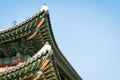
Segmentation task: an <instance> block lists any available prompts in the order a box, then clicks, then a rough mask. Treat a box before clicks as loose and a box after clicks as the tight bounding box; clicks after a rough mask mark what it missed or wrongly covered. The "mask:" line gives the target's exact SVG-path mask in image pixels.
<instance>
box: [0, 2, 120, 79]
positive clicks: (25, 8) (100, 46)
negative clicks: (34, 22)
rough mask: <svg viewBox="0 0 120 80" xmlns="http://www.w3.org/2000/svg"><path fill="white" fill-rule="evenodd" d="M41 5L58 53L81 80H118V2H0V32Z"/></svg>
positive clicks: (119, 48) (20, 20) (119, 57)
mask: <svg viewBox="0 0 120 80" xmlns="http://www.w3.org/2000/svg"><path fill="white" fill-rule="evenodd" d="M43 3H46V4H47V5H48V7H49V13H50V18H51V24H52V29H53V32H54V36H55V39H56V42H57V44H58V46H59V48H60V50H61V51H62V52H63V54H64V55H65V57H66V58H67V60H68V61H69V62H70V64H71V65H72V66H73V67H74V68H75V70H76V71H77V72H78V74H79V75H80V76H81V77H82V78H83V80H120V0H0V29H3V28H8V27H9V26H11V25H12V23H13V21H14V20H16V21H17V24H18V23H21V22H22V21H24V20H26V18H28V17H31V16H32V15H34V14H35V13H36V12H38V11H39V9H40V7H41V6H42V4H43Z"/></svg>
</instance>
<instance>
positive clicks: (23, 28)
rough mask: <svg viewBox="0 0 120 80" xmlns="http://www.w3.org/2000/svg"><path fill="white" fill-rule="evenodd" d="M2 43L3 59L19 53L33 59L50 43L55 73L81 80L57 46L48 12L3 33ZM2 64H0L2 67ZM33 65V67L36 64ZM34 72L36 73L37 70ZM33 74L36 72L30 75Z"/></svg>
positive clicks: (0, 38) (44, 11)
mask: <svg viewBox="0 0 120 80" xmlns="http://www.w3.org/2000/svg"><path fill="white" fill-rule="evenodd" d="M0 41H1V42H0V57H1V58H2V57H4V58H7V57H13V56H17V54H18V53H20V54H21V55H22V56H24V55H28V56H30V57H31V56H33V55H34V54H35V53H37V52H38V51H39V50H40V49H41V48H42V46H43V45H44V44H45V42H48V43H49V44H50V45H51V47H52V50H53V52H54V53H55V54H54V55H53V56H54V60H55V62H56V68H57V70H58V71H56V72H55V73H57V74H59V75H61V77H65V76H66V78H68V79H71V80H81V78H80V76H79V75H78V74H77V73H76V71H75V70H74V69H73V68H72V66H71V65H70V64H69V62H68V61H67V60H66V58H65V57H64V56H63V54H62V53H61V51H60V50H59V48H58V46H57V44H56V42H55V39H54V36H53V32H52V29H51V24H50V18H49V14H48V11H46V10H42V11H40V12H39V13H37V14H36V15H34V16H33V17H32V18H30V19H28V20H26V21H25V22H23V23H21V24H19V25H16V26H14V27H13V28H11V29H8V30H6V31H2V32H1V33H0ZM52 59H53V58H50V62H52V61H53V60H52ZM38 61H39V59H38ZM2 64H3V63H2ZM2 64H1V63H0V65H2ZM12 64H14V63H12ZM31 65H32V66H33V65H34V64H31ZM54 66H55V65H54ZM32 71H35V72H36V70H32ZM16 74H17V73H16ZM33 74H34V72H32V73H31V74H29V75H33ZM13 75H14V74H13ZM63 75H65V76H63ZM5 76H6V75H5ZM26 76H27V75H26Z"/></svg>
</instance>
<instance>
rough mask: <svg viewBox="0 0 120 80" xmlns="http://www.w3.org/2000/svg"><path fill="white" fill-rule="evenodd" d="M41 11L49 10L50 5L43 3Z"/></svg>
mask: <svg viewBox="0 0 120 80" xmlns="http://www.w3.org/2000/svg"><path fill="white" fill-rule="evenodd" d="M40 11H41V12H42V11H48V7H47V5H46V4H45V3H44V4H43V6H42V8H41V9H40Z"/></svg>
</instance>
